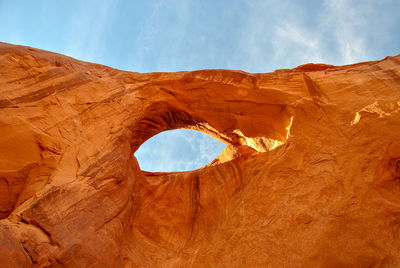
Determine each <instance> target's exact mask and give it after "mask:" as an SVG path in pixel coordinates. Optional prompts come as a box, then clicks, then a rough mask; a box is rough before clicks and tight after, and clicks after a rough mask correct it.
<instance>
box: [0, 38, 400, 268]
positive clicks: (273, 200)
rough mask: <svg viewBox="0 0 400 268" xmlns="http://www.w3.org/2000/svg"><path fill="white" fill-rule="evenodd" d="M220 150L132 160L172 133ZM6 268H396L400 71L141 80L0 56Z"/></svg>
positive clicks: (381, 64) (19, 54) (399, 261)
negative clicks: (189, 167) (197, 135)
mask: <svg viewBox="0 0 400 268" xmlns="http://www.w3.org/2000/svg"><path fill="white" fill-rule="evenodd" d="M174 128H190V129H196V130H199V131H202V132H205V133H207V134H209V135H211V136H213V137H215V138H217V139H219V140H221V141H223V142H224V143H226V144H227V145H228V147H227V148H226V150H224V151H223V152H222V153H221V155H220V156H219V157H218V158H217V159H216V160H214V161H213V162H212V163H210V165H207V166H205V167H203V168H201V169H198V170H195V171H191V172H179V173H149V172H142V171H141V170H140V168H139V166H138V164H137V161H136V159H135V157H134V155H133V153H134V152H135V150H137V149H138V147H139V146H140V145H141V144H142V143H143V142H144V141H145V140H147V139H149V138H150V137H151V136H153V135H155V134H157V133H159V132H161V131H164V130H169V129H174ZM0 133H1V135H0V218H1V220H0V263H1V266H4V267H29V266H33V267H43V266H54V267H57V266H60V267H61V266H66V267H398V266H400V56H396V57H387V58H385V59H384V60H381V61H375V62H365V63H360V64H355V65H348V66H341V67H337V66H330V65H322V64H318V65H314V64H307V65H303V66H300V67H297V68H295V69H293V70H278V71H276V72H273V73H266V74H250V73H245V72H240V71H229V70H201V71H194V72H178V73H148V74H140V73H133V72H125V71H120V70H115V69H112V68H109V67H106V66H102V65H97V64H92V63H86V62H81V61H78V60H75V59H72V58H69V57H66V56H62V55H59V54H55V53H51V52H46V51H42V50H38V49H33V48H29V47H22V46H14V45H9V44H5V43H1V44H0Z"/></svg>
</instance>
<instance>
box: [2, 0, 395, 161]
mask: <svg viewBox="0 0 400 268" xmlns="http://www.w3.org/2000/svg"><path fill="white" fill-rule="evenodd" d="M399 10H400V1H399V0H307V1H297V0H229V1H228V0H218V1H211V0H132V1H128V0H126V1H123V0H113V1H111V0H110V1H106V0H96V1H94V0H85V1H80V0H79V1H78V0H69V1H54V0H37V1H30V0H24V1H23V0H12V1H9V0H0V25H1V27H0V41H2V42H8V43H13V44H20V45H27V46H32V47H36V48H41V49H45V50H50V51H54V52H58V53H62V54H65V55H68V56H71V57H74V58H77V59H80V60H85V61H90V62H96V63H100V64H104V65H108V66H111V67H114V68H118V69H123V70H128V71H136V72H158V71H169V72H173V71H190V70H198V69H236V70H237V69H240V70H244V71H248V72H260V73H263V72H271V71H273V70H275V69H283V68H293V67H296V66H298V65H301V64H304V63H310V62H313V63H326V64H333V65H344V64H351V63H355V62H360V61H368V60H378V59H382V58H384V57H386V56H392V55H397V54H399V53H400V31H399V29H400V12H399ZM182 135H184V134H182V133H181V134H180V136H179V135H177V136H176V137H175V139H171V141H170V144H171V146H172V147H173V146H174V144H175V145H176V144H177V143H179V141H182V140H183V139H185V137H186V136H182ZM196 144H198V146H206V145H204V143H202V142H198V143H196ZM202 144H203V145H202ZM203 149H204V148H203ZM155 150H156V148H155ZM181 150H182V152H185V153H186V151H187V150H188V148H186V149H184V148H182V149H181ZM185 150H186V151H185ZM201 150H202V148H201V147H198V148H196V149H195V150H193V154H192V155H191V156H193V159H196V155H195V154H196V152H199V151H201ZM209 150H210V152H209V153H210V154H218V153H219V149H214V148H209ZM163 161H174V159H164V160H159V161H158V162H159V163H162V162H163ZM198 164H199V165H204V164H207V163H203V162H201V161H200V160H199V163H198Z"/></svg>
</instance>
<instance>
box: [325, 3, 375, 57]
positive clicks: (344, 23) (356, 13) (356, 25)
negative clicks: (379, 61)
mask: <svg viewBox="0 0 400 268" xmlns="http://www.w3.org/2000/svg"><path fill="white" fill-rule="evenodd" d="M354 3H355V2H354V1H350V0H335V1H330V0H325V1H324V4H325V7H326V13H325V14H324V16H323V17H322V18H321V19H322V21H321V24H323V25H324V26H325V27H326V28H328V29H329V30H331V31H332V32H333V34H334V36H335V38H336V42H337V45H338V47H339V51H340V57H341V61H342V64H350V63H355V62H358V61H362V60H365V59H366V58H367V57H366V42H367V38H368V36H367V33H368V31H367V30H366V29H365V27H371V26H372V25H369V24H368V22H367V21H366V18H365V17H364V16H365V14H366V13H365V11H366V10H367V9H369V8H372V7H371V2H370V1H363V5H357V6H355V5H354Z"/></svg>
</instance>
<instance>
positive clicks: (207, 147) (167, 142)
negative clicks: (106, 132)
mask: <svg viewBox="0 0 400 268" xmlns="http://www.w3.org/2000/svg"><path fill="white" fill-rule="evenodd" d="M224 147H225V145H224V144H223V143H221V142H219V141H217V140H215V139H214V138H212V137H210V136H208V135H206V134H204V133H201V132H197V131H193V130H187V129H178V130H172V131H165V132H162V133H160V134H158V135H156V136H154V137H152V138H151V139H149V140H148V141H146V142H145V143H144V144H142V145H141V146H140V148H139V149H138V151H137V152H136V153H135V156H136V158H137V159H138V162H139V165H140V167H141V168H142V169H143V170H147V171H164V172H167V171H187V170H194V169H198V168H201V167H203V166H204V165H206V164H208V163H209V162H211V161H212V160H213V159H214V158H215V157H217V156H218V155H219V154H220V152H221V151H222V150H223V148H224Z"/></svg>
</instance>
